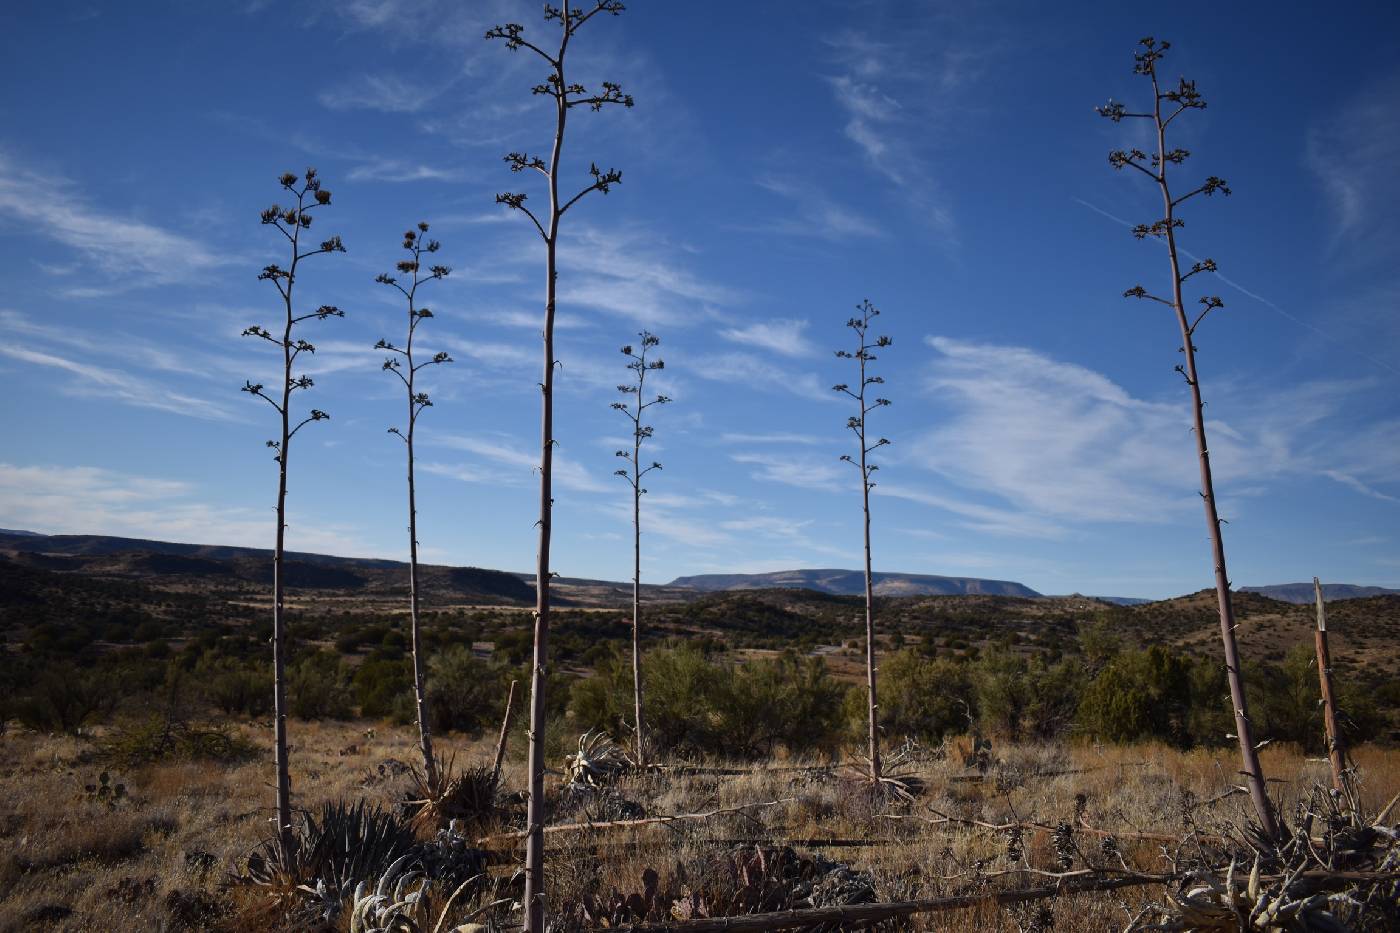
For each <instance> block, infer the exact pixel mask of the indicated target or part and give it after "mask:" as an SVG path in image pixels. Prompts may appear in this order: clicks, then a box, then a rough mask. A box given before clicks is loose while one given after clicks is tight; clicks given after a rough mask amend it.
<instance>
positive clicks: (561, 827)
mask: <svg viewBox="0 0 1400 933" xmlns="http://www.w3.org/2000/svg"><path fill="white" fill-rule="evenodd" d="M796 799H797V798H796V797H783V798H780V799H778V800H767V801H764V802H763V803H746V804H741V805H740V806H737V807H718V808H716V809H714V810H706V811H705V812H703V813H673V814H669V815H667V816H648V817H644V818H642V819H635V820H603V821H600V822H583V823H556V824H555V825H553V826H546V827H544V829H543V832H544V833H545V835H554V834H558V833H580V832H592V831H594V830H614V829H632V828H636V827H642V826H664V825H666V824H668V823H683V822H688V821H692V820H708V819H710V818H712V817H716V816H723V815H724V814H726V813H743V812H746V811H748V810H759V809H762V808H764V807H776V806H778V805H779V804H784V803H791V802H792V801H793V800H796ZM529 835H530V831H529V830H517V831H516V832H511V833H497V834H495V835H492V836H483V837H481V838H480V839H478V840H477V841H476V844H477V845H479V846H483V847H487V848H489V847H491V846H493V845H498V844H500V843H503V842H512V843H513V842H519V841H520V840H522V839H525V838H528V837H529Z"/></svg>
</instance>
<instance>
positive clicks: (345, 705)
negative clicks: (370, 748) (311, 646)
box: [287, 651, 355, 719]
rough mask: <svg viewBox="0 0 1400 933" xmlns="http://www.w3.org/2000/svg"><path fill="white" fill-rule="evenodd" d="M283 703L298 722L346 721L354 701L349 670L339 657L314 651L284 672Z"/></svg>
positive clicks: (327, 652) (330, 653)
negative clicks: (308, 720) (284, 693)
mask: <svg viewBox="0 0 1400 933" xmlns="http://www.w3.org/2000/svg"><path fill="white" fill-rule="evenodd" d="M287 703H288V707H289V710H290V712H291V714H292V715H293V716H295V717H297V718H298V719H350V718H352V717H353V716H354V715H355V697H354V692H353V690H352V689H351V685H350V669H349V667H348V666H346V664H345V662H344V661H343V660H341V658H340V655H338V654H335V653H333V652H330V651H317V652H315V653H314V654H309V655H306V656H305V657H303V658H302V659H301V660H299V661H297V662H296V663H295V664H293V665H291V666H290V667H289V668H288V670H287Z"/></svg>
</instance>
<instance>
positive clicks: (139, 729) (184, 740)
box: [100, 715, 257, 767]
mask: <svg viewBox="0 0 1400 933" xmlns="http://www.w3.org/2000/svg"><path fill="white" fill-rule="evenodd" d="M100 752H101V755H102V757H103V758H105V759H106V760H108V761H110V762H113V763H114V764H119V765H123V766H126V767H134V766H136V765H142V764H149V763H152V762H158V761H218V762H237V761H249V760H251V759H252V758H254V757H256V755H257V748H256V747H255V746H254V745H253V744H252V743H251V742H249V741H248V740H247V739H245V738H243V737H242V736H241V735H238V734H237V733H235V732H231V731H229V730H228V729H226V728H223V727H220V726H211V727H200V726H194V725H191V724H190V723H187V722H182V721H179V720H172V719H169V718H167V717H165V716H159V715H157V716H151V717H148V718H146V719H144V720H140V721H137V722H134V723H127V724H125V725H122V726H120V727H118V728H117V729H116V730H114V731H113V733H112V734H111V735H110V736H108V737H107V738H106V739H105V740H104V741H103V742H102V745H101V746H100Z"/></svg>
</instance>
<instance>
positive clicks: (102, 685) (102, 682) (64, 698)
mask: <svg viewBox="0 0 1400 933" xmlns="http://www.w3.org/2000/svg"><path fill="white" fill-rule="evenodd" d="M118 688H119V684H117V683H115V682H114V681H113V680H112V679H111V678H110V677H108V676H107V674H106V672H105V671H102V670H83V669H81V668H77V667H74V666H73V665H71V664H56V665H51V666H49V667H48V668H46V669H45V670H44V671H43V672H41V673H40V674H39V675H38V676H37V677H35V678H34V680H33V682H32V683H31V684H30V686H29V688H28V690H27V691H26V692H25V693H24V694H23V695H21V696H20V698H19V699H18V701H17V702H16V703H15V704H14V713H15V716H16V718H18V719H19V721H20V722H21V723H22V724H23V725H24V726H25V727H26V728H28V729H33V730H35V731H36V732H69V733H72V732H77V731H78V729H79V728H81V727H82V726H85V725H88V724H89V723H92V722H97V721H100V720H102V719H105V718H106V717H107V716H108V715H110V714H111V712H112V710H113V709H115V708H116V705H117V700H118V697H119V689H118Z"/></svg>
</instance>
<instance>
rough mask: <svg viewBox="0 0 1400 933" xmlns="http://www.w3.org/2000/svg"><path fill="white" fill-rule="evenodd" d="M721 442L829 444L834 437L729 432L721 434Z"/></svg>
mask: <svg viewBox="0 0 1400 933" xmlns="http://www.w3.org/2000/svg"><path fill="white" fill-rule="evenodd" d="M719 439H720V441H721V442H723V443H725V444H803V445H815V444H829V443H831V441H832V439H831V438H829V437H819V436H817V435H815V434H793V433H788V432H783V431H778V432H774V433H772V434H742V433H727V434H721V435H720V436H719Z"/></svg>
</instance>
